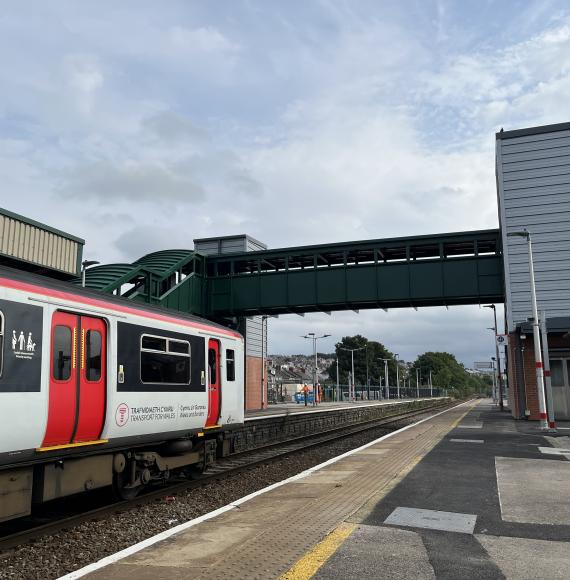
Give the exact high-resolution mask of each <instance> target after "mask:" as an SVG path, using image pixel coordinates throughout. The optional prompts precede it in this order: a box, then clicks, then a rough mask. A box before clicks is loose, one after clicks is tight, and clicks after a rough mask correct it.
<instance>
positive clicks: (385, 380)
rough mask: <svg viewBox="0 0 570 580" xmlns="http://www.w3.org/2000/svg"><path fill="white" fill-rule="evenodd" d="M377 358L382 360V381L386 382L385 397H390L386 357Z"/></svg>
mask: <svg viewBox="0 0 570 580" xmlns="http://www.w3.org/2000/svg"><path fill="white" fill-rule="evenodd" d="M378 360H383V361H384V383H385V384H386V399H388V400H389V399H390V385H389V384H388V361H389V360H390V359H387V358H379V359H378Z"/></svg>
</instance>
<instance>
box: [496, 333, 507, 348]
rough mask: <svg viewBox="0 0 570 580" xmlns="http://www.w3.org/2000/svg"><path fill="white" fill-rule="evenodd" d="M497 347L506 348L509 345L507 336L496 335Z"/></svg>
mask: <svg viewBox="0 0 570 580" xmlns="http://www.w3.org/2000/svg"><path fill="white" fill-rule="evenodd" d="M495 340H496V341H497V346H507V345H508V344H509V337H508V335H507V334H497V335H496V336H495Z"/></svg>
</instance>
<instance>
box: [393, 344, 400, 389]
mask: <svg viewBox="0 0 570 580" xmlns="http://www.w3.org/2000/svg"><path fill="white" fill-rule="evenodd" d="M399 356H400V355H399V354H398V353H396V354H395V355H394V358H395V359H396V398H397V399H399V398H400V369H399V367H400V364H399V360H398V357H399Z"/></svg>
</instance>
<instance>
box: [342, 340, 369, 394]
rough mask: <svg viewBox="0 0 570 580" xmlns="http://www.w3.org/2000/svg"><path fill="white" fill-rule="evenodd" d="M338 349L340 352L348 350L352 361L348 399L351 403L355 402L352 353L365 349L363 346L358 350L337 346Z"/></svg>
mask: <svg viewBox="0 0 570 580" xmlns="http://www.w3.org/2000/svg"><path fill="white" fill-rule="evenodd" d="M339 348H340V349H341V350H348V351H349V352H350V357H351V359H352V375H351V376H352V380H351V383H352V384H350V385H348V398H349V399H351V400H352V401H355V400H356V393H355V389H356V379H355V378H354V353H355V351H357V350H363V349H365V348H366V347H365V346H361V347H359V348H346V347H344V346H339Z"/></svg>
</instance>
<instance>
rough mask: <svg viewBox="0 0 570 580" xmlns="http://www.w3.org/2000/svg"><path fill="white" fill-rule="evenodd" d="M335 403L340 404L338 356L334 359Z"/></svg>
mask: <svg viewBox="0 0 570 580" xmlns="http://www.w3.org/2000/svg"><path fill="white" fill-rule="evenodd" d="M336 402H337V403H340V381H339V374H338V356H337V357H336Z"/></svg>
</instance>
